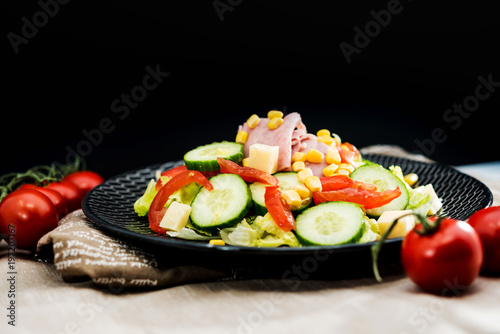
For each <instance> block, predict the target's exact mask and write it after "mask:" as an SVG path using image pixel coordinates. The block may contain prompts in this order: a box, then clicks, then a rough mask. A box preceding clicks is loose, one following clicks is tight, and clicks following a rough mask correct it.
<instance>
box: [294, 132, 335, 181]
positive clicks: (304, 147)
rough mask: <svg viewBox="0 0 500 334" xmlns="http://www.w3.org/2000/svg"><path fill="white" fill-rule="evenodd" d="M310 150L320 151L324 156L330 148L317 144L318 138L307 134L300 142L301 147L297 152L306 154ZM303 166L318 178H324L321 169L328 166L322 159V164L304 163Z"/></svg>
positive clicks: (320, 143) (323, 144)
mask: <svg viewBox="0 0 500 334" xmlns="http://www.w3.org/2000/svg"><path fill="white" fill-rule="evenodd" d="M311 148H314V149H316V150H318V151H320V152H321V153H323V154H324V155H325V156H326V152H327V151H328V149H329V148H330V147H329V146H328V145H326V144H325V143H322V142H319V141H318V137H316V136H315V135H313V134H310V133H309V134H307V137H306V138H304V139H303V140H302V141H301V146H300V149H299V152H304V153H307V151H309V150H310V149H311ZM305 165H306V167H308V168H311V170H312V172H313V175H315V176H319V177H322V176H324V175H323V168H325V167H326V166H328V164H327V163H326V161H325V159H323V162H321V163H319V164H318V163H312V162H308V161H306V163H305Z"/></svg>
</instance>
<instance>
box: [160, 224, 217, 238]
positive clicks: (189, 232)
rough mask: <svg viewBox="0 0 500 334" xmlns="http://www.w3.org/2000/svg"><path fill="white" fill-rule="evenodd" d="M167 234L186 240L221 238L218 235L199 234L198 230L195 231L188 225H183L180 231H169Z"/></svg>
mask: <svg viewBox="0 0 500 334" xmlns="http://www.w3.org/2000/svg"><path fill="white" fill-rule="evenodd" d="M167 235H169V236H171V237H174V238H179V239H184V240H202V241H203V240H211V239H219V237H218V236H211V235H204V234H203V235H202V234H199V233H198V232H197V231H195V230H193V229H191V228H188V227H183V228H182V229H181V230H180V231H179V232H175V231H167Z"/></svg>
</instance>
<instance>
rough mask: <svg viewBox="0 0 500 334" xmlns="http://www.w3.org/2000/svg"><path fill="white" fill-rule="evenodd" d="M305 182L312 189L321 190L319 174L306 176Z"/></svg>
mask: <svg viewBox="0 0 500 334" xmlns="http://www.w3.org/2000/svg"><path fill="white" fill-rule="evenodd" d="M304 184H305V186H306V187H307V189H309V190H310V191H321V181H320V179H319V177H317V176H308V177H306V180H305V181H304Z"/></svg>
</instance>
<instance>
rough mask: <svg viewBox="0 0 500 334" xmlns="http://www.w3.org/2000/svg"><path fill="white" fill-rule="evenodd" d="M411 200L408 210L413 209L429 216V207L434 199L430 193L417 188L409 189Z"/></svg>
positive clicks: (417, 212)
mask: <svg viewBox="0 0 500 334" xmlns="http://www.w3.org/2000/svg"><path fill="white" fill-rule="evenodd" d="M409 195H410V200H409V201H408V205H407V206H406V210H412V211H413V213H415V214H420V215H422V216H424V217H425V216H427V212H429V208H430V207H431V205H432V201H433V200H434V199H433V198H432V196H431V195H430V194H426V193H422V192H419V191H417V190H415V189H411V190H410V191H409Z"/></svg>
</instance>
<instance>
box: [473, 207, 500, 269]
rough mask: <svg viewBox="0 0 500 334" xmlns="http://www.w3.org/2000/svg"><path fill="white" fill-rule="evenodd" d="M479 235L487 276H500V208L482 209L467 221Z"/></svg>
mask: <svg viewBox="0 0 500 334" xmlns="http://www.w3.org/2000/svg"><path fill="white" fill-rule="evenodd" d="M467 222H468V223H469V224H470V225H471V226H472V227H473V228H474V229H475V230H476V232H477V234H479V238H481V242H482V245H483V254H484V262H483V267H482V270H483V272H484V273H486V274H500V206H490V207H489V208H485V209H481V210H479V211H477V212H476V213H474V214H473V215H472V216H470V218H469V220H468V221H467Z"/></svg>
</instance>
